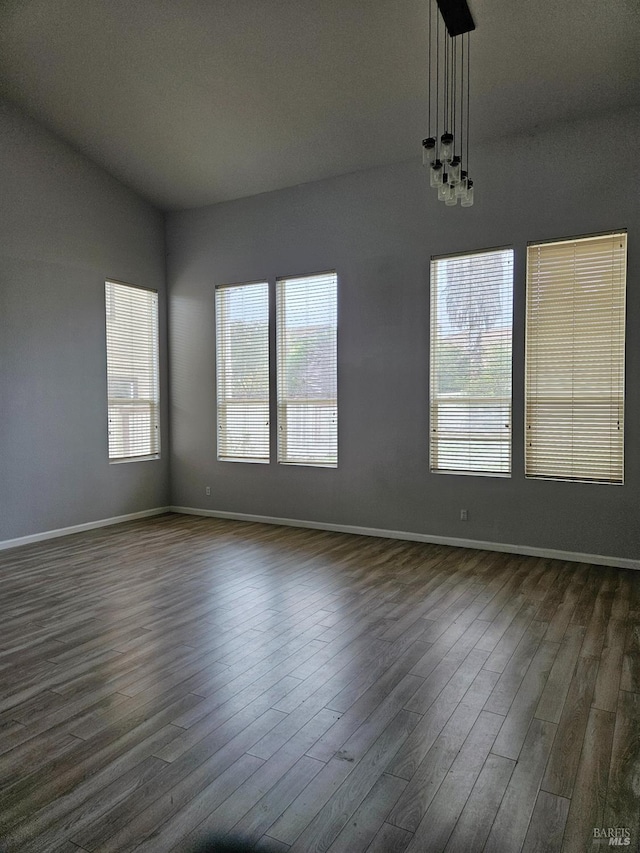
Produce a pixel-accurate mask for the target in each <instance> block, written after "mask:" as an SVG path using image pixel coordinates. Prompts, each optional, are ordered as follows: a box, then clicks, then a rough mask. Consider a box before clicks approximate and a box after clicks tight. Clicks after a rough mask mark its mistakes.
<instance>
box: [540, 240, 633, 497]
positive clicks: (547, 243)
mask: <svg viewBox="0 0 640 853" xmlns="http://www.w3.org/2000/svg"><path fill="white" fill-rule="evenodd" d="M609 238H610V239H611V240H612V243H613V242H615V240H616V239H622V240H623V241H624V245H623V246H622V247H621V252H620V257H621V261H620V263H621V270H622V271H621V273H620V275H619V279H618V282H617V283H618V284H619V285H620V291H619V295H620V294H621V298H620V301H619V303H618V306H617V308H618V312H619V313H618V321H617V325H618V329H619V332H618V345H619V351H620V357H619V361H617V362H616V364H617V371H616V372H617V373H618V375H619V377H620V382H619V384H617V389H618V390H617V392H616V391H615V390H613V383H611V385H610V387H609V391H608V393H609V394H610V395H611V401H610V407H611V410H613V409H614V408H616V405H617V409H618V411H617V430H616V432H617V433H618V434H619V437H618V439H617V453H618V454H619V458H620V465H619V466H618V468H617V469H616V468H615V466H613V465H612V466H611V467H610V469H609V471H610V472H613V471H614V470H619V471H620V476H619V477H615V478H614V477H613V476H609V477H602V476H593V477H589V476H586V475H584V474H577V475H575V476H572V475H571V474H569V473H567V470H568V469H567V468H565V470H564V472H561V471H560V470H559V469H556V471H555V472H549V473H543V472H542V471H541V466H540V464H539V463H538V465H537V466H535V465H534V462H533V459H532V457H533V455H534V452H533V451H531V452H530V451H529V447H530V446H531V444H530V442H531V429H532V422H533V420H534V416H533V414H532V410H533V409H534V408H537V410H538V413H539V412H540V411H541V410H542V407H543V405H544V404H543V402H542V395H540V394H537V393H534V392H532V391H530V390H529V386H530V384H531V383H532V376H533V373H534V368H533V367H532V366H531V362H532V358H533V354H532V351H533V344H532V340H531V339H532V337H533V332H532V320H531V312H530V300H532V299H533V298H534V297H533V290H534V288H533V286H532V283H531V281H530V266H531V264H530V258H531V255H532V250H534V249H542V250H543V251H544V247H551V246H557V247H560V246H562V245H563V244H566V245H568V246H572V245H573V246H574V247H575V246H576V245H577V244H579V243H587V242H589V241H597V240H607V239H609ZM627 253H628V240H627V229H626V228H620V229H616V230H613V231H603V232H598V233H593V234H583V235H578V236H575V237H563V238H555V239H549V240H536V241H530V242H529V243H527V267H526V297H525V368H524V474H525V478H526V479H528V480H542V481H555V482H571V483H592V484H600V485H623V484H624V476H625V403H626V375H625V355H626V331H627V330H626V293H627ZM616 257H617V256H616ZM567 262H568V261H567ZM614 264H615V260H613V261H612V265H611V267H610V269H609V274H610V275H611V276H612V278H613V276H614V275H615V270H614ZM594 272H595V270H594ZM531 275H533V274H532V273H531ZM564 278H565V280H566V275H565V276H564ZM576 278H577V276H576V273H575V261H574V272H573V275H572V278H571V281H570V288H572V289H569V288H567V290H566V291H565V292H564V294H563V295H561V296H560V300H559V301H560V302H561V303H562V304H563V305H564V304H565V303H566V301H567V293H573V292H575V290H576V289H577V284H576ZM612 287H613V285H612ZM539 290H540V285H539V286H538V287H537V290H536V292H539ZM575 301H576V299H575V296H574V297H573V302H574V305H575ZM610 309H611V314H613V312H614V310H615V300H612V302H611V304H610ZM538 316H540V315H539V314H538ZM576 317H577V321H576ZM572 318H573V323H572V328H575V325H576V322H578V323H579V321H580V317H579V312H578V311H574V313H573V314H572ZM556 324H557V321H556ZM605 325H606V324H605V323H604V321H603V323H602V328H603V329H604V327H605ZM611 327H613V322H612V323H611ZM536 332H537V334H538V335H540V331H539V326H538V327H536ZM593 333H594V332H593V330H592V335H593ZM585 339H586V338H584V337H583V338H581V339H580V340H581V341H584V340H585ZM575 352H576V347H575V346H573V348H572V349H571V355H572V357H574V356H575ZM610 375H611V370H610ZM582 381H583V382H584V379H583V380H582ZM592 381H593V380H592ZM592 388H593V386H592ZM616 393H618V397H617V400H618V402H617V404H615V403H614V402H613V399H614V397H615V395H616ZM605 396H606V395H605ZM600 397H602V395H600ZM574 398H576V399H579V398H582V405H583V406H584V404H585V403H587V402H590V403H591V404H592V405H593V404H594V402H601V400H600V401H598V392H597V391H594V390H591V391H589V392H586V393H585V392H583V393H581V394H580V393H576V383H575V382H574V384H572V385H571V393H570V397H567V398H566V399H571V400H573V399H574ZM534 399H535V401H536V402H535V403H534V402H533V400H534ZM552 399H553V397H552V395H548V401H547V405H550V401H551V400H552ZM605 405H606V402H605ZM569 408H571V407H569ZM579 411H580V407H579V406H578V407H577V408H576V414H575V415H574V414H573V412H572V415H571V423H572V438H573V435H575V431H574V429H573V426H574V424H575V423H576V422H579ZM611 423H612V419H610V422H609V431H610V433H611ZM592 434H593V433H592ZM583 435H584V433H583ZM547 440H548V435H547ZM612 445H613V442H611V443H610V449H609V455H610V458H611V455H612V454H611V446H612ZM592 452H593V453H595V449H594V450H592ZM558 461H562V460H559V458H558V455H554V457H553V458H552V460H551V462H550V463H549V465H550V466H551V464H552V463H553V462H556V463H557V462H558ZM566 463H567V464H568V465H569V466H574V467H578V466H579V465H580V462H579V454H574V452H573V450H572V451H571V452H570V453H568V454H567V460H566ZM536 467H537V470H535V469H536Z"/></svg>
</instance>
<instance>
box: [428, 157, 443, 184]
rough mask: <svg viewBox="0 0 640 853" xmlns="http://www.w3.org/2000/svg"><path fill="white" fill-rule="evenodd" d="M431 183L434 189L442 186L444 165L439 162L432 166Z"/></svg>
mask: <svg viewBox="0 0 640 853" xmlns="http://www.w3.org/2000/svg"><path fill="white" fill-rule="evenodd" d="M430 183H431V186H432V187H439V186H441V184H442V163H441V162H440V161H439V160H436V161H435V163H433V165H432V166H431V171H430Z"/></svg>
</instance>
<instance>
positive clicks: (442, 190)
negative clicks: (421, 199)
mask: <svg viewBox="0 0 640 853" xmlns="http://www.w3.org/2000/svg"><path fill="white" fill-rule="evenodd" d="M448 192H449V184H447V183H446V182H445V181H443V182H442V183H441V184H440V186H439V187H438V201H444V200H445V199H446V198H447V193H448Z"/></svg>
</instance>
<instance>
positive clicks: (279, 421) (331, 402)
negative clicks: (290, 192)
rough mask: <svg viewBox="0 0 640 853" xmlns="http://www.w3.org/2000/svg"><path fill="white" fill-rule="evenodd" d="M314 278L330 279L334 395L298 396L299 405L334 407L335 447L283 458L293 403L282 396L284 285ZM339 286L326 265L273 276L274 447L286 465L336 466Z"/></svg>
mask: <svg viewBox="0 0 640 853" xmlns="http://www.w3.org/2000/svg"><path fill="white" fill-rule="evenodd" d="M313 279H318V280H322V279H325V280H326V279H331V280H332V285H333V292H334V295H333V304H332V307H331V309H330V310H332V311H333V312H334V314H335V322H334V324H333V326H332V333H333V350H334V355H333V360H332V367H333V369H334V380H333V381H334V383H335V396H332V397H326V398H315V397H313V398H305V399H302V398H300V399H298V400H297V403H298V405H306V406H310V407H312V408H316V407H317V408H318V409H319V410H320V409H321V408H323V407H324V408H326V409H329V410H330V409H333V410H334V412H335V413H334V414H333V415H332V416H331V417H333V420H334V422H335V444H334V448H332V450H333V452H332V453H331V454H330V455H328V456H325V458H324V459H323V458H321V454H318V456H317V457H316V458H312V457H309V458H307V459H303V458H297V459H295V458H286V457H287V456H288V455H289V454H288V453H287V452H286V451H285V447H286V441H287V424H288V419H287V416H286V411H287V408H288V407H289V406H291V405H295V399H296V398H293V399H294V403H290V402H289V400H288V398H287V399H285V396H286V395H285V391H284V389H285V383H286V374H285V367H284V349H283V335H284V331H283V330H282V322H283V316H284V313H285V312H286V293H285V288H286V284H287V283H289V282H296V281H305V280H306V281H312V280H313ZM338 290H339V278H338V273H337V270H335V269H328V270H323V271H321V272H313V273H303V274H296V275H290V276H278V277H277V278H276V280H275V338H276V395H275V399H276V413H277V414H276V448H277V451H276V452H277V457H276V458H277V462H278V464H279V465H285V466H287V467H310V468H337V467H338V372H339V371H338V326H339V321H338V313H339V309H338Z"/></svg>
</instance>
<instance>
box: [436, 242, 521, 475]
mask: <svg viewBox="0 0 640 853" xmlns="http://www.w3.org/2000/svg"><path fill="white" fill-rule="evenodd" d="M512 319H513V251H512V250H511V249H499V250H494V251H489V252H481V253H477V254H473V255H461V256H456V257H446V258H437V259H434V260H432V261H431V382H430V419H431V424H430V429H431V432H430V436H431V441H430V458H431V470H432V471H441V472H457V473H481V474H509V473H510V471H511V330H512Z"/></svg>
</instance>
